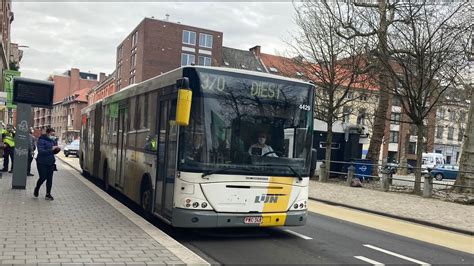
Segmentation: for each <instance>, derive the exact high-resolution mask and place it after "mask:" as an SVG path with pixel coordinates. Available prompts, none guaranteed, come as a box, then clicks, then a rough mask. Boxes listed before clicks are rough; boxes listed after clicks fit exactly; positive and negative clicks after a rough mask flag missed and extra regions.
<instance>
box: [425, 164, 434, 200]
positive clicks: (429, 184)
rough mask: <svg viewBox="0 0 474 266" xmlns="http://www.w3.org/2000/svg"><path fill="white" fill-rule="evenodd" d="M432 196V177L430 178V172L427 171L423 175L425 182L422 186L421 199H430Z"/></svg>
mask: <svg viewBox="0 0 474 266" xmlns="http://www.w3.org/2000/svg"><path fill="white" fill-rule="evenodd" d="M432 194H433V177H432V176H431V171H428V173H427V174H425V182H424V185H423V198H431V195H432Z"/></svg>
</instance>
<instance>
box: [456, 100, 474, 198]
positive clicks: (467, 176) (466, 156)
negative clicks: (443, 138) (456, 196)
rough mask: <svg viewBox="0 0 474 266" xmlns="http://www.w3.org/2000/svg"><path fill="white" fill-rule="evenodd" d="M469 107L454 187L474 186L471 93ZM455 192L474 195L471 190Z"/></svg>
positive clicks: (472, 107) (458, 189) (473, 103)
mask: <svg viewBox="0 0 474 266" xmlns="http://www.w3.org/2000/svg"><path fill="white" fill-rule="evenodd" d="M471 94H472V95H471V106H470V107H469V115H468V120H467V124H466V131H465V133H464V142H463V146H462V153H461V159H460V160H459V176H458V178H457V179H456V182H455V183H454V184H455V185H458V186H469V187H473V186H474V92H473V93H471ZM455 190H456V191H457V192H470V193H474V190H473V189H463V188H456V189H455Z"/></svg>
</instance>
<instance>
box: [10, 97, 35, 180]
mask: <svg viewBox="0 0 474 266" xmlns="http://www.w3.org/2000/svg"><path fill="white" fill-rule="evenodd" d="M16 114H17V117H16V122H17V124H16V133H15V153H14V155H13V157H14V163H13V179H12V189H25V188H26V174H27V173H26V171H27V164H28V148H29V145H30V143H29V142H30V127H29V126H28V122H29V121H30V120H31V105H29V104H24V103H18V104H17V109H16Z"/></svg>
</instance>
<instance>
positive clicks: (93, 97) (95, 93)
mask: <svg viewBox="0 0 474 266" xmlns="http://www.w3.org/2000/svg"><path fill="white" fill-rule="evenodd" d="M116 91H117V90H116V87H115V72H114V73H112V74H110V75H108V76H105V74H104V73H100V75H99V83H98V84H97V85H96V86H95V87H93V88H92V89H91V90H89V92H88V93H87V102H88V105H91V104H94V103H96V102H98V101H100V100H102V99H104V98H105V97H107V96H109V95H111V94H114V93H115V92H116Z"/></svg>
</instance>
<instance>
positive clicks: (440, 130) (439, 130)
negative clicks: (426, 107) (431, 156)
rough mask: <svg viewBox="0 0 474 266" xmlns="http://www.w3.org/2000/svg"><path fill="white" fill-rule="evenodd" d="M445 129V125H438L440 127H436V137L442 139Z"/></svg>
mask: <svg viewBox="0 0 474 266" xmlns="http://www.w3.org/2000/svg"><path fill="white" fill-rule="evenodd" d="M443 131H444V127H443V126H438V128H437V129H436V138H437V139H442V138H443V133H444V132H443Z"/></svg>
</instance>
